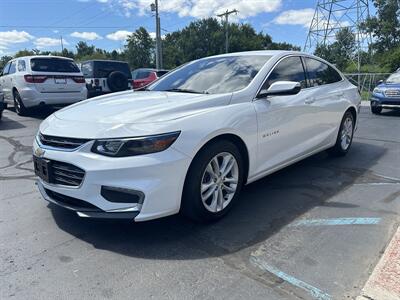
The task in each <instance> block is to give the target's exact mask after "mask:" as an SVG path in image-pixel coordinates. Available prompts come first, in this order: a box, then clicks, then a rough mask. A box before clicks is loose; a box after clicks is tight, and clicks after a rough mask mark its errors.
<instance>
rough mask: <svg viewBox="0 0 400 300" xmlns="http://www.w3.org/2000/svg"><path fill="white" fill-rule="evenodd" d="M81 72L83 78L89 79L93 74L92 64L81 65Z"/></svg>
mask: <svg viewBox="0 0 400 300" xmlns="http://www.w3.org/2000/svg"><path fill="white" fill-rule="evenodd" d="M81 70H82V73H83V76H86V77H90V76H91V75H92V73H93V67H92V64H91V63H90V62H87V63H83V64H82V65H81Z"/></svg>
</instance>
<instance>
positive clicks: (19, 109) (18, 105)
mask: <svg viewBox="0 0 400 300" xmlns="http://www.w3.org/2000/svg"><path fill="white" fill-rule="evenodd" d="M14 109H15V112H16V113H17V114H18V115H20V116H25V115H26V114H27V113H28V110H27V109H26V107H25V105H24V102H23V101H22V98H21V96H20V94H19V93H18V91H14Z"/></svg>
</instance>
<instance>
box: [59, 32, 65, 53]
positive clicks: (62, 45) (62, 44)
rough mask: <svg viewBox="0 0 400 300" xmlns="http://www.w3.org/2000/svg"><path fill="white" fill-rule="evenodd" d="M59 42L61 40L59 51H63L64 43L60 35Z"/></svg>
mask: <svg viewBox="0 0 400 300" xmlns="http://www.w3.org/2000/svg"><path fill="white" fill-rule="evenodd" d="M60 42H61V53H63V52H64V43H63V38H62V35H61V36H60Z"/></svg>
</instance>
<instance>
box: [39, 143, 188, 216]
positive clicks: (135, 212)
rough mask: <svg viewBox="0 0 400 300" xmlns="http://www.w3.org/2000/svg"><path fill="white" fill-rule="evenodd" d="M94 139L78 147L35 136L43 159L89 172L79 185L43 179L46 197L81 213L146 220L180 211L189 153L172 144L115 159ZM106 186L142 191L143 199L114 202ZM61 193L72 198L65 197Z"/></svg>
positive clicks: (42, 188) (40, 180) (81, 214)
mask: <svg viewBox="0 0 400 300" xmlns="http://www.w3.org/2000/svg"><path fill="white" fill-rule="evenodd" d="M92 144H93V142H89V143H87V144H85V145H84V146H83V147H82V148H78V149H77V150H75V151H59V150H54V149H48V148H46V146H42V145H41V146H39V144H38V142H37V141H36V140H35V142H34V145H33V152H34V153H37V149H38V148H41V149H42V150H44V154H43V158H45V159H47V160H49V161H58V162H64V163H69V164H72V165H74V166H77V167H79V168H81V169H83V170H84V171H85V175H84V178H83V181H82V183H81V184H80V185H79V186H76V187H70V186H65V185H59V184H52V183H47V182H45V181H44V180H42V179H39V180H38V182H37V185H38V188H39V191H40V193H41V194H42V196H43V198H44V199H46V200H47V201H49V202H51V203H54V204H56V205H59V206H62V207H64V208H67V209H69V210H72V211H75V212H76V213H77V214H78V215H79V216H81V217H92V218H129V219H132V220H134V221H146V220H151V219H156V218H160V217H164V216H168V215H172V214H175V213H177V212H179V209H180V202H181V196H182V189H183V184H184V181H185V176H186V172H187V170H188V168H189V165H190V162H191V159H190V158H189V157H188V156H186V155H184V154H182V153H181V152H179V151H177V150H175V149H174V148H173V147H170V148H168V149H167V150H165V151H163V152H159V153H154V154H149V155H142V156H133V157H124V158H113V157H106V156H102V155H98V154H95V153H92V152H90V148H91V146H92ZM39 152H40V151H39ZM104 187H112V188H116V189H123V190H129V191H134V192H138V193H141V194H143V201H141V203H134V202H132V203H127V202H126V201H124V202H117V201H115V199H113V201H112V202H111V201H108V200H107V199H105V197H104V196H103V194H102V188H104ZM55 195H58V196H62V197H69V198H67V201H64V199H61V201H60V197H58V196H57V197H55ZM70 198H71V199H72V200H74V201H75V203H74V202H71V201H70ZM82 201H83V202H82ZM76 203H86V204H88V205H79V204H76Z"/></svg>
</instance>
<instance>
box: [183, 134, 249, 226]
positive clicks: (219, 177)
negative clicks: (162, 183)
mask: <svg viewBox="0 0 400 300" xmlns="http://www.w3.org/2000/svg"><path fill="white" fill-rule="evenodd" d="M243 169H244V168H243V160H242V157H241V154H240V152H239V150H238V148H237V147H236V146H235V145H234V144H233V143H232V142H230V141H225V140H221V141H217V142H215V143H213V144H210V145H209V146H207V147H206V148H204V149H203V150H201V152H200V153H199V154H198V155H197V156H196V157H195V159H194V161H193V162H192V165H191V166H190V169H189V172H188V174H187V176H186V180H185V186H184V190H183V198H182V212H183V213H184V214H185V215H186V216H187V217H189V218H191V219H193V220H195V221H200V222H210V221H214V220H218V219H220V218H222V217H223V216H224V215H225V214H226V213H227V212H228V211H229V210H230V209H231V207H232V205H233V203H234V202H235V201H236V200H237V198H238V196H239V193H240V190H241V187H242V185H243Z"/></svg>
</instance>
